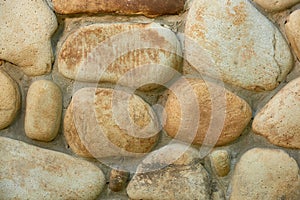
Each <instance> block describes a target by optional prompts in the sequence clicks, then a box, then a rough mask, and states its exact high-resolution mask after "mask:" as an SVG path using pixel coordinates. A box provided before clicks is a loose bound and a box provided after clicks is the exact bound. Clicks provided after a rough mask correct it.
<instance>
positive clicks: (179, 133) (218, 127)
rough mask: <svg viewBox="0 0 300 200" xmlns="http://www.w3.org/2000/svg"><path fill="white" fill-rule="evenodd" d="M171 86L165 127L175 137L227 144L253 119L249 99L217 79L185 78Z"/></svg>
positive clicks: (184, 139) (201, 142) (209, 143)
mask: <svg viewBox="0 0 300 200" xmlns="http://www.w3.org/2000/svg"><path fill="white" fill-rule="evenodd" d="M170 90H171V91H172V92H170V94H169V96H168V99H167V102H166V105H165V111H166V123H165V126H164V129H165V131H166V132H167V134H168V135H169V136H171V137H173V138H176V139H179V140H183V141H185V142H188V143H193V144H197V145H200V144H203V143H204V144H206V145H212V146H214V145H218V146H220V145H225V144H228V143H229V142H232V141H234V140H235V139H237V138H238V137H239V136H240V135H241V133H242V132H243V130H244V129H245V127H246V126H247V124H248V123H249V121H250V119H251V116H252V115H251V108H250V106H249V105H248V104H247V102H246V101H244V100H243V99H241V98H239V97H238V96H236V95H235V94H233V93H231V92H229V91H228V90H226V89H224V88H223V87H221V86H218V85H216V84H215V83H212V82H208V81H203V80H202V79H195V78H188V79H181V80H179V81H177V82H176V83H175V84H174V85H173V86H171V88H170ZM205 137H207V138H206V139H205Z"/></svg>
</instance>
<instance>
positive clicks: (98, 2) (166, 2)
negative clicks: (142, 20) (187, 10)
mask: <svg viewBox="0 0 300 200" xmlns="http://www.w3.org/2000/svg"><path fill="white" fill-rule="evenodd" d="M52 4H53V7H54V10H55V12H57V13H60V14H75V13H118V14H129V15H133V14H142V15H146V16H148V17H155V16H158V15H165V14H177V13H179V12H181V11H183V8H184V4H185V0H158V1H147V0H134V1H128V0H110V1H106V0H91V1H81V0H52Z"/></svg>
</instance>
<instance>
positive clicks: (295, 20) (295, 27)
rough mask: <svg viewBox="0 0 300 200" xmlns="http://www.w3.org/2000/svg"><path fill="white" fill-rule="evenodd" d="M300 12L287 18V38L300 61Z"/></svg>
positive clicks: (293, 13) (295, 12) (297, 11)
mask: <svg viewBox="0 0 300 200" xmlns="http://www.w3.org/2000/svg"><path fill="white" fill-rule="evenodd" d="M299 24H300V10H295V11H294V12H292V14H290V15H289V16H288V18H287V23H286V24H285V32H286V36H287V38H288V40H289V42H290V43H291V46H292V49H293V50H294V52H295V54H296V56H297V57H298V59H300V45H299V41H300V34H299V31H300V25H299Z"/></svg>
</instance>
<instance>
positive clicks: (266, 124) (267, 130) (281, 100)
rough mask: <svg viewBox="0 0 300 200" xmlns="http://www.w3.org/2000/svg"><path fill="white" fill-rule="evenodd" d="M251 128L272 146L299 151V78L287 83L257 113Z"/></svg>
mask: <svg viewBox="0 0 300 200" xmlns="http://www.w3.org/2000/svg"><path fill="white" fill-rule="evenodd" d="M252 128H253V131H254V132H255V133H257V134H259V135H262V136H264V137H266V138H267V139H268V140H269V141H270V142H271V143H272V144H275V145H278V146H282V147H287V148H298V149H300V78H297V79H295V80H293V81H291V82H290V83H288V84H287V85H286V86H285V87H284V88H283V89H281V90H280V91H279V92H278V93H277V94H276V95H275V96H274V97H273V98H272V99H271V100H270V101H269V102H268V103H267V104H266V105H265V106H264V107H263V108H262V109H261V110H260V111H259V112H258V114H257V115H256V116H255V118H254V121H253V124H252Z"/></svg>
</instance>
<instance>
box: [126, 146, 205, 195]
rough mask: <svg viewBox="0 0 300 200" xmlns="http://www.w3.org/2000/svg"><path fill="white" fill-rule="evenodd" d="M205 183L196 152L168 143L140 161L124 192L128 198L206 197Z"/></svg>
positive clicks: (186, 147)
mask: <svg viewBox="0 0 300 200" xmlns="http://www.w3.org/2000/svg"><path fill="white" fill-rule="evenodd" d="M209 184H210V180H209V176H208V173H207V172H206V170H205V169H204V167H203V166H202V165H201V164H200V163H199V153H198V151H197V150H196V149H193V148H191V147H189V146H186V145H181V144H172V145H169V146H165V147H163V148H161V149H159V150H157V151H154V152H152V153H151V154H149V155H148V156H147V157H146V158H145V159H144V160H143V161H142V163H141V164H140V165H139V166H138V169H137V173H136V174H135V175H134V177H133V178H132V180H131V181H130V182H129V184H128V187H127V194H128V196H129V197H130V198H131V199H170V200H171V199H172V200H176V199H180V200H181V199H210V188H209Z"/></svg>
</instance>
